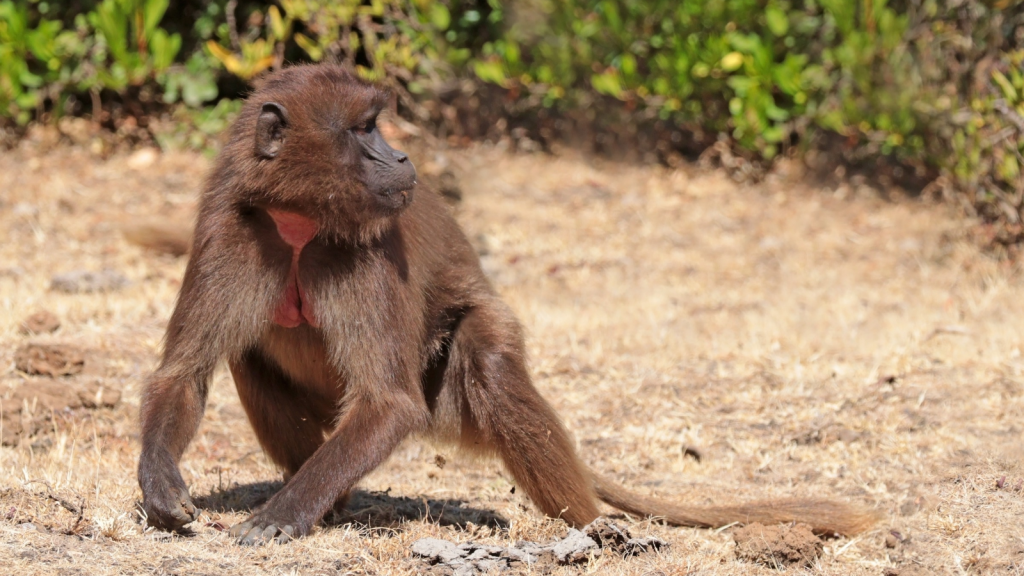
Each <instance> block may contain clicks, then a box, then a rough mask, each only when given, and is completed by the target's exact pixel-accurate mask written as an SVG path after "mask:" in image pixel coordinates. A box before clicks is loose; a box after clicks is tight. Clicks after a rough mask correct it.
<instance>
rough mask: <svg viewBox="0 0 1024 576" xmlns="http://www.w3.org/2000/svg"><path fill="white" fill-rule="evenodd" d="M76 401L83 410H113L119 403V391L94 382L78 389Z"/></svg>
mask: <svg viewBox="0 0 1024 576" xmlns="http://www.w3.org/2000/svg"><path fill="white" fill-rule="evenodd" d="M78 399H79V400H81V401H82V406H83V407H84V408H113V407H114V406H117V403H118V402H120V401H121V391H120V390H117V389H115V388H111V387H109V386H106V385H104V384H103V383H102V382H101V381H96V382H93V383H91V384H87V385H85V386H83V387H82V388H80V389H79V390H78Z"/></svg>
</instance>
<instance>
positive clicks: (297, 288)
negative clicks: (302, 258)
mask: <svg viewBox="0 0 1024 576" xmlns="http://www.w3.org/2000/svg"><path fill="white" fill-rule="evenodd" d="M267 213H268V214H270V217H271V218H273V219H274V224H276V225H277V234H278V235H279V236H280V237H281V239H282V240H284V241H285V243H286V244H288V245H289V246H291V248H292V263H291V268H289V270H288V280H287V281H286V283H285V288H284V294H282V295H281V299H280V300H279V301H278V303H277V308H275V309H274V324H279V325H281V326H284V327H285V328H295V327H296V326H299V325H300V324H303V323H309V324H310V325H311V326H317V322H316V317H315V316H314V314H313V304H312V302H310V300H309V298H307V297H306V291H305V290H303V288H302V284H301V283H300V282H299V255H300V254H302V248H303V247H305V246H306V244H308V243H309V241H310V240H312V239H313V237H314V236H316V233H317V230H319V228H320V227H319V226H318V225H317V223H316V222H314V221H313V220H311V219H309V218H306V217H305V216H300V215H298V214H294V213H292V212H282V211H280V210H267Z"/></svg>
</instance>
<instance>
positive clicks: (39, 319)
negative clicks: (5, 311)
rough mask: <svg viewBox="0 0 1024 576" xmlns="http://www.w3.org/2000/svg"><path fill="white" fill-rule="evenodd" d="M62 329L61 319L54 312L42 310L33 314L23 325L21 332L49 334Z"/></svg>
mask: <svg viewBox="0 0 1024 576" xmlns="http://www.w3.org/2000/svg"><path fill="white" fill-rule="evenodd" d="M58 328H60V318H57V317H56V316H55V315H54V314H53V313H52V312H47V311H46V310H40V311H39V312H36V313H35V314H32V315H31V316H29V317H28V318H25V320H24V321H23V322H22V323H21V327H20V329H19V331H20V332H21V333H22V334H49V333H50V332H56V331H57V329H58Z"/></svg>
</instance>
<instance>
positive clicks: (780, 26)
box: [764, 0, 870, 38]
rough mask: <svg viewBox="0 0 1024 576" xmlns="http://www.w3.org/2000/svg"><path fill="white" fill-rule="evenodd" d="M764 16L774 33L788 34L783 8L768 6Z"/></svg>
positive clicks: (779, 35)
mask: <svg viewBox="0 0 1024 576" xmlns="http://www.w3.org/2000/svg"><path fill="white" fill-rule="evenodd" d="M869 1H870V0H869ZM764 18H765V20H766V21H767V22H768V29H769V30H771V31H772V34H774V35H776V36H778V37H780V38H781V37H782V36H785V35H786V32H789V18H788V17H787V16H786V13H785V12H783V11H782V10H780V9H778V8H775V7H771V8H768V9H767V10H765V12H764Z"/></svg>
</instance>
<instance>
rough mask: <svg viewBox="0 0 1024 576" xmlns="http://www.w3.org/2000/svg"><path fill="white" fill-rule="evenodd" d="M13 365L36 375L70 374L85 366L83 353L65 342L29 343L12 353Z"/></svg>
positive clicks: (55, 375) (54, 375) (76, 372)
mask: <svg viewBox="0 0 1024 576" xmlns="http://www.w3.org/2000/svg"><path fill="white" fill-rule="evenodd" d="M14 366H15V367H16V368H17V369H18V370H21V371H22V372H24V373H26V374H33V375H37V376H50V377H57V376H72V375H74V374H78V373H80V372H81V371H82V370H83V369H84V368H85V355H84V354H83V353H82V351H81V350H80V349H78V348H76V347H74V346H69V345H67V344H34V343H29V344H25V345H23V346H21V347H20V348H18V350H17V351H16V352H15V353H14Z"/></svg>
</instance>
